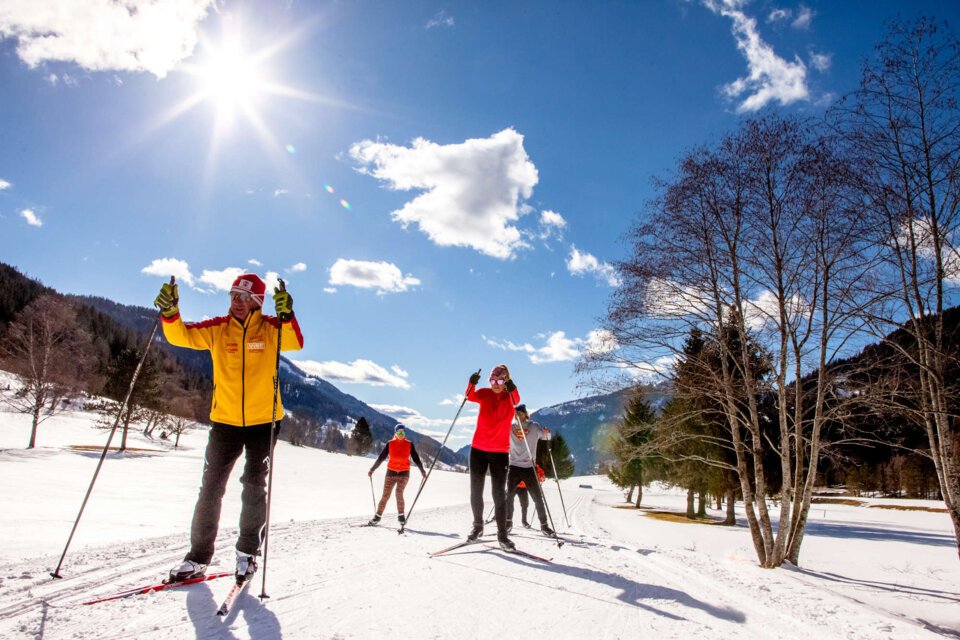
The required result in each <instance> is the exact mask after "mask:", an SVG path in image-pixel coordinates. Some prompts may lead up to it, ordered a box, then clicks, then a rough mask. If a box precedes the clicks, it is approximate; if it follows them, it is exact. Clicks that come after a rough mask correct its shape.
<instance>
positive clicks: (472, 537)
mask: <svg viewBox="0 0 960 640" xmlns="http://www.w3.org/2000/svg"><path fill="white" fill-rule="evenodd" d="M482 535H483V525H482V524H477V523H476V522H474V523H473V528H472V529H470V533H468V534H467V542H476V541H477V540H479V539H480V536H482Z"/></svg>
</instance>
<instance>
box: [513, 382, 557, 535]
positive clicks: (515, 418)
mask: <svg viewBox="0 0 960 640" xmlns="http://www.w3.org/2000/svg"><path fill="white" fill-rule="evenodd" d="M510 403H511V404H512V403H513V398H510ZM513 419H514V420H515V421H516V422H517V426H518V427H520V433H521V434H523V438H522V440H523V446H524V447H526V449H527V455H528V456H529V457H530V460H531V462H533V483H534V484H535V485H537V491H538V492H539V493H540V500H542V501H543V508H544V509H546V510H547V517H548V518H550V527H551V528H552V529H553V533H554V535H556V533H557V527H556V525H555V524H553V515H551V513H550V503H548V502H547V496H545V495H543V490H542V489H541V488H540V481H539V480H538V479H537V459H536V458H535V457H534V456H533V453H531V451H530V443H529V442H527V434H526V432H525V431H524V430H523V423H522V422H520V416H518V415H517V405H513ZM527 491H530V487H527ZM567 526H569V525H567ZM562 546H563V540H561V539H560V536H557V549H559V548H560V547H562Z"/></svg>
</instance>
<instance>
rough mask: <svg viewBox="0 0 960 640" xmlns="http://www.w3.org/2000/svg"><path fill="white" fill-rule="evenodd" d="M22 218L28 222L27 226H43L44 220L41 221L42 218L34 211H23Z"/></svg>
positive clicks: (21, 212)
mask: <svg viewBox="0 0 960 640" xmlns="http://www.w3.org/2000/svg"><path fill="white" fill-rule="evenodd" d="M20 217H21V218H23V219H24V220H26V221H27V224H29V225H30V226H31V227H42V226H43V220H41V219H40V216H38V215H37V214H36V213H34V211H33V210H32V209H21V210H20Z"/></svg>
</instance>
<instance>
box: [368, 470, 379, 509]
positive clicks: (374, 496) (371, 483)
mask: <svg viewBox="0 0 960 640" xmlns="http://www.w3.org/2000/svg"><path fill="white" fill-rule="evenodd" d="M370 499H371V500H373V512H374V513H376V512H377V496H376V494H374V493H373V476H370Z"/></svg>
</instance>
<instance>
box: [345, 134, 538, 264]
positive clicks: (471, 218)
mask: <svg viewBox="0 0 960 640" xmlns="http://www.w3.org/2000/svg"><path fill="white" fill-rule="evenodd" d="M350 155H351V156H352V157H353V158H354V159H355V160H356V161H357V162H359V163H360V165H361V168H360V171H361V172H362V173H366V174H368V175H370V176H373V177H375V178H377V179H379V180H381V181H383V182H385V183H386V184H387V186H388V187H389V188H391V189H394V190H397V191H411V190H417V191H422V192H423V193H421V194H420V195H418V196H417V197H415V198H414V199H413V200H411V201H409V202H407V203H406V204H405V205H404V206H403V208H402V209H399V210H397V211H394V212H392V214H391V215H392V217H393V219H394V220H395V221H397V222H400V223H401V224H402V225H403V227H404V228H406V227H407V226H409V225H410V224H411V223H416V224H417V225H418V227H419V229H420V230H421V231H422V232H423V233H425V234H426V235H427V236H428V237H429V238H430V239H431V240H432V241H433V242H435V243H436V244H438V245H440V246H455V247H470V248H472V249H475V250H477V251H479V252H481V253H484V254H486V255H489V256H493V257H495V258H500V259H504V260H505V259H508V258H512V257H513V256H514V255H515V253H516V252H517V251H518V250H519V249H522V248H525V247H528V246H529V245H527V243H526V242H524V240H523V238H522V237H521V233H520V230H519V229H517V227H516V226H515V225H514V223H515V222H516V221H517V220H519V219H520V216H522V215H523V214H525V213H527V212H528V211H529V206H528V205H526V204H525V200H526V199H528V198H530V196H531V195H532V194H533V187H534V185H536V184H537V181H538V180H539V177H538V175H537V168H536V167H535V166H534V165H533V163H532V162H530V159H529V158H528V157H527V153H526V151H524V149H523V136H522V135H520V134H519V133H517V132H516V131H514V130H513V129H504V130H503V131H500V132H499V133H496V134H494V135H492V136H490V137H489V138H484V139H471V140H467V141H465V142H463V143H460V144H449V145H440V144H436V143H434V142H430V141H429V140H424V139H423V138H417V139H416V140H414V141H413V143H412V144H411V146H410V147H402V146H398V145H393V144H386V143H382V142H374V141H372V140H364V141H361V142H358V143H356V144H354V145H353V146H351V147H350Z"/></svg>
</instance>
